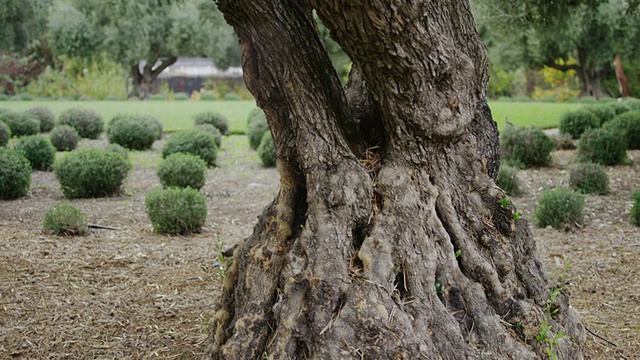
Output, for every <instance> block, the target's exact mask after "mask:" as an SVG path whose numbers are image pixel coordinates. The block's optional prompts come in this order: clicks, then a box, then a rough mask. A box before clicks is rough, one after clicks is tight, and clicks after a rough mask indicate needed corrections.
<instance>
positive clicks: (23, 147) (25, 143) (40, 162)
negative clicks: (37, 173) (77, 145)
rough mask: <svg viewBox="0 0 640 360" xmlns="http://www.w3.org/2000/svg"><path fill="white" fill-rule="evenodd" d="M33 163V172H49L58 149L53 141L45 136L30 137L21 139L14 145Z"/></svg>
mask: <svg viewBox="0 0 640 360" xmlns="http://www.w3.org/2000/svg"><path fill="white" fill-rule="evenodd" d="M14 148H15V149H16V151H18V152H20V153H21V154H22V155H24V157H26V158H27V160H29V163H31V168H32V169H33V170H42V171H49V170H51V166H52V165H53V160H54V158H55V156H56V148H55V147H53V144H52V143H51V140H49V138H48V137H45V136H43V135H29V136H24V137H21V138H20V140H18V142H17V143H16V144H15V145H14Z"/></svg>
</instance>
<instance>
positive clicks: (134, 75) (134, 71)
mask: <svg viewBox="0 0 640 360" xmlns="http://www.w3.org/2000/svg"><path fill="white" fill-rule="evenodd" d="M177 60H178V58H177V57H175V56H166V57H161V58H158V59H153V60H149V61H147V62H146V63H145V65H144V67H143V68H142V69H140V65H139V64H136V65H134V66H132V67H131V69H130V70H129V76H130V77H131V80H132V85H133V86H132V89H131V91H129V92H128V94H127V97H128V98H130V97H137V98H139V99H149V98H150V97H151V95H152V94H154V93H155V92H156V90H157V86H156V79H157V78H158V75H160V73H161V72H162V71H163V70H164V69H166V68H168V67H169V66H171V65H173V64H175V62H176V61H177Z"/></svg>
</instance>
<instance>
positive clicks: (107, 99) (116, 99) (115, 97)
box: [104, 94, 120, 101]
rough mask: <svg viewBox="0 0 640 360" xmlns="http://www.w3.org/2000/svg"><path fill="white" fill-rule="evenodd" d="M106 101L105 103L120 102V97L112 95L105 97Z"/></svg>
mask: <svg viewBox="0 0 640 360" xmlns="http://www.w3.org/2000/svg"><path fill="white" fill-rule="evenodd" d="M104 100H105V101H118V100H120V98H119V97H118V95H113V94H110V95H107V96H105V97H104Z"/></svg>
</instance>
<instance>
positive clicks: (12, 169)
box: [0, 147, 31, 200]
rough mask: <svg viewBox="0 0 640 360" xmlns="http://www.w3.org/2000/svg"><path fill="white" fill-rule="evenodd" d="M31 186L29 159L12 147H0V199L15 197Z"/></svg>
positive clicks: (20, 195)
mask: <svg viewBox="0 0 640 360" xmlns="http://www.w3.org/2000/svg"><path fill="white" fill-rule="evenodd" d="M30 187H31V165H30V164H29V160H27V158H25V157H24V156H23V155H22V154H21V153H19V152H18V151H16V150H14V149H9V148H6V147H1V148H0V199H3V200H6V199H17V198H20V197H23V196H25V195H27V192H28V191H29V188H30Z"/></svg>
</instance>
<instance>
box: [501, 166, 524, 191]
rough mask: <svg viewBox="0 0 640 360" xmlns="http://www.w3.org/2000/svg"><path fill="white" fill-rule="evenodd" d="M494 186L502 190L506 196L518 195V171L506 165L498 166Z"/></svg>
mask: <svg viewBox="0 0 640 360" xmlns="http://www.w3.org/2000/svg"><path fill="white" fill-rule="evenodd" d="M496 185H498V186H499V187H500V188H501V189H502V190H504V192H505V193H507V195H518V194H519V193H520V192H521V191H520V181H519V180H518V169H517V168H515V167H513V166H509V165H507V164H500V170H498V178H497V179H496Z"/></svg>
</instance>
